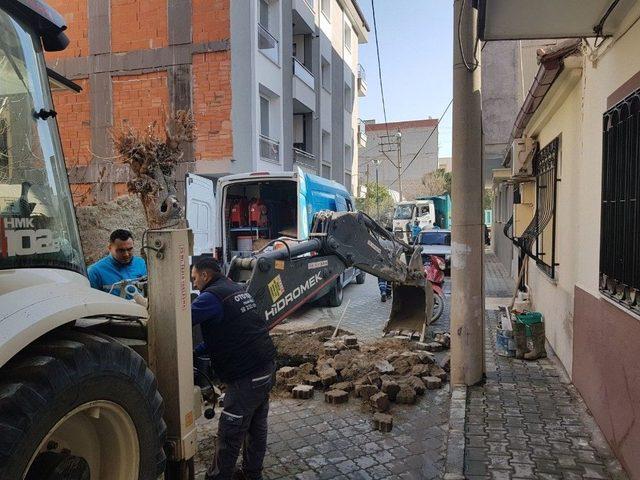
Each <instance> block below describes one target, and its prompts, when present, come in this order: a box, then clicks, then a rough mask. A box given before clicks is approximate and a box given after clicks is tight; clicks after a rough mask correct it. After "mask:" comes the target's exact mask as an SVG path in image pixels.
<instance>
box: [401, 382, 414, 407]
mask: <svg viewBox="0 0 640 480" xmlns="http://www.w3.org/2000/svg"><path fill="white" fill-rule="evenodd" d="M396 402H397V403H405V404H408V405H412V404H414V403H416V392H415V390H414V389H413V388H412V387H410V386H409V385H402V386H401V387H400V390H399V391H398V394H397V395H396Z"/></svg>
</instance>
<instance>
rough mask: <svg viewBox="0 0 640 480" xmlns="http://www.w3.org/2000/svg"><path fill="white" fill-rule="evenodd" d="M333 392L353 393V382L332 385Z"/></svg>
mask: <svg viewBox="0 0 640 480" xmlns="http://www.w3.org/2000/svg"><path fill="white" fill-rule="evenodd" d="M330 388H331V390H344V391H345V392H353V382H338V383H334V384H333V385H331V387H330Z"/></svg>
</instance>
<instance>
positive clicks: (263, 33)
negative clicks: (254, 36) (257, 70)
mask: <svg viewBox="0 0 640 480" xmlns="http://www.w3.org/2000/svg"><path fill="white" fill-rule="evenodd" d="M258 50H260V51H261V52H262V53H264V54H265V55H266V56H267V58H269V59H271V60H273V61H274V62H275V63H279V61H280V56H279V53H278V51H279V48H278V39H277V38H276V37H274V36H273V35H271V34H270V33H269V30H267V29H266V28H265V27H263V26H262V25H260V24H258Z"/></svg>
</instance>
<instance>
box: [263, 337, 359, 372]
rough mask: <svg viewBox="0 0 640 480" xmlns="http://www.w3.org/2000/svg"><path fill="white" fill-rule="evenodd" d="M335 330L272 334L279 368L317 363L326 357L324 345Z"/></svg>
mask: <svg viewBox="0 0 640 480" xmlns="http://www.w3.org/2000/svg"><path fill="white" fill-rule="evenodd" d="M334 330H335V328H334V327H322V328H317V329H314V330H310V331H304V332H294V333H287V334H272V335H271V338H272V339H273V343H274V344H275V346H276V348H277V350H278V366H279V367H285V366H297V365H301V364H303V363H307V362H311V363H315V362H316V361H317V360H318V358H319V357H320V356H322V355H324V350H325V348H324V343H325V342H327V341H328V340H330V339H331V336H332V335H333V332H334ZM349 334H350V333H349V332H347V331H346V330H339V331H338V335H349Z"/></svg>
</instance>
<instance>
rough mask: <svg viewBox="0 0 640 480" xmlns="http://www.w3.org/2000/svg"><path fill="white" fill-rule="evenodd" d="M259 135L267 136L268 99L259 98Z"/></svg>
mask: <svg viewBox="0 0 640 480" xmlns="http://www.w3.org/2000/svg"><path fill="white" fill-rule="evenodd" d="M260 133H261V134H262V135H264V136H265V137H268V136H269V99H268V98H267V97H263V96H260Z"/></svg>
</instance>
